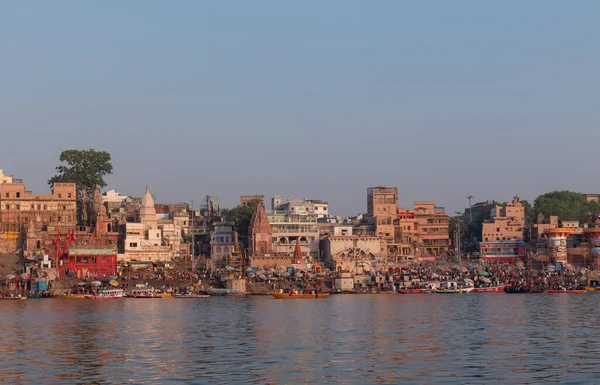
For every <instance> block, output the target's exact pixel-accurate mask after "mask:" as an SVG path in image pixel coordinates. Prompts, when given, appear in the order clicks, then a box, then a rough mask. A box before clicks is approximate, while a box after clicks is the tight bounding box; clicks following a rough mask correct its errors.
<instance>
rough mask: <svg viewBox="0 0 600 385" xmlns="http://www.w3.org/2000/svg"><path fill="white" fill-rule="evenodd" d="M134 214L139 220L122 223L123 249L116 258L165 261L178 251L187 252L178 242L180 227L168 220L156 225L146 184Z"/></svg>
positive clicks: (152, 203) (179, 241)
mask: <svg viewBox="0 0 600 385" xmlns="http://www.w3.org/2000/svg"><path fill="white" fill-rule="evenodd" d="M138 217H139V219H140V222H127V223H126V224H125V239H124V242H123V250H122V252H123V253H122V254H120V255H119V261H122V262H130V261H132V260H136V261H142V262H169V261H172V259H173V258H175V257H179V256H181V253H182V252H183V253H185V256H187V255H188V252H189V247H188V246H187V244H183V243H182V242H181V231H182V230H181V228H180V227H178V226H176V225H174V224H171V223H166V224H165V223H161V224H160V225H159V223H158V220H157V217H156V209H155V207H154V199H153V198H152V195H150V192H149V191H148V187H146V192H145V193H144V196H143V198H142V202H141V207H140V209H139V215H138Z"/></svg>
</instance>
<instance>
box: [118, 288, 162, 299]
mask: <svg viewBox="0 0 600 385" xmlns="http://www.w3.org/2000/svg"><path fill="white" fill-rule="evenodd" d="M125 298H161V297H160V296H158V295H157V294H156V293H155V292H154V289H153V288H143V289H139V288H135V289H132V290H131V291H130V292H127V293H125Z"/></svg>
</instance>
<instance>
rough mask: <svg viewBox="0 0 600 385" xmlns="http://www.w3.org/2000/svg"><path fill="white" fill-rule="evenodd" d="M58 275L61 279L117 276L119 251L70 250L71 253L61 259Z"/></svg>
mask: <svg viewBox="0 0 600 385" xmlns="http://www.w3.org/2000/svg"><path fill="white" fill-rule="evenodd" d="M70 272H73V273H74V274H71V273H70ZM58 274H59V277H60V278H68V277H77V278H103V277H108V276H111V275H117V250H113V249H69V253H68V254H67V255H64V256H63V257H62V258H61V259H60V262H59V264H58Z"/></svg>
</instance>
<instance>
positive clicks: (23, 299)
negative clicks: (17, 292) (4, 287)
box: [0, 297, 27, 301]
mask: <svg viewBox="0 0 600 385" xmlns="http://www.w3.org/2000/svg"><path fill="white" fill-rule="evenodd" d="M26 299H27V297H0V301H11V300H12V301H25V300H26Z"/></svg>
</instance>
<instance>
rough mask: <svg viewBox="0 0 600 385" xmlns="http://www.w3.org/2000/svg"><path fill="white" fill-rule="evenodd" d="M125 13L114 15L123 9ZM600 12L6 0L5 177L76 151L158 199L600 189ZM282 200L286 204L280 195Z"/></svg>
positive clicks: (42, 168) (50, 168) (590, 6)
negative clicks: (596, 164)
mask: <svg viewBox="0 0 600 385" xmlns="http://www.w3.org/2000/svg"><path fill="white" fill-rule="evenodd" d="M109 4H111V5H112V4H114V6H112V7H110V6H108V5H109ZM598 11H600V3H598V2H594V1H584V0H581V1H574V2H568V3H567V2H563V1H541V0H538V1H528V2H519V1H506V2H497V3H488V2H478V1H474V0H473V1H455V2H442V1H425V2H414V3H408V2H396V1H378V2H369V3H367V2H362V1H329V2H314V1H313V2H303V3H288V2H276V1H258V2H220V1H208V0H207V1H202V2H196V1H183V0H182V1H178V2H160V1H139V0H138V1H128V2H123V3H118V6H116V3H91V2H77V1H56V2H41V1H37V2H6V3H2V4H0V33H2V35H3V36H5V37H7V38H5V39H3V40H2V41H1V42H0V49H1V50H2V53H3V59H4V60H3V70H2V71H1V72H0V80H1V81H2V83H3V85H4V89H5V90H6V92H3V93H2V95H1V96H0V116H2V118H3V119H2V123H3V124H2V126H3V134H4V138H5V139H4V140H3V144H4V146H3V149H2V151H1V152H0V168H1V169H3V170H4V172H5V173H9V174H14V175H15V177H18V178H22V179H24V182H25V184H26V186H27V188H28V190H32V191H33V192H34V193H44V192H47V191H49V187H48V185H47V180H48V179H49V178H50V177H52V176H53V175H54V173H55V172H54V168H55V167H56V166H58V165H59V161H58V158H59V155H60V153H61V151H63V150H66V149H89V148H94V149H97V150H104V151H108V152H109V153H110V154H111V156H112V159H113V166H114V174H113V175H111V176H109V177H108V178H107V182H108V186H107V187H106V189H105V190H108V189H115V190H116V191H118V192H121V193H122V194H127V195H132V196H142V195H143V192H144V189H145V186H146V185H149V187H150V191H151V192H152V194H153V195H155V196H156V198H157V202H158V203H163V202H177V201H186V202H191V201H192V200H194V201H195V202H196V205H197V204H198V202H199V201H200V200H201V199H202V198H203V197H204V196H205V195H214V196H217V197H219V199H220V203H221V206H222V207H232V206H235V205H237V204H238V203H239V196H240V195H254V194H262V195H264V196H265V199H266V201H267V202H269V201H270V198H271V197H272V196H273V195H274V194H279V195H281V196H285V197H296V198H311V199H321V200H324V201H328V202H329V204H330V212H331V213H332V214H337V215H341V216H347V215H355V214H357V213H360V212H366V195H367V188H368V187H370V186H377V185H384V186H396V187H398V193H399V198H400V206H401V207H406V208H411V207H412V205H413V202H414V201H416V200H433V201H435V202H436V205H438V206H443V207H445V208H446V210H447V213H448V214H450V215H453V214H454V211H456V210H459V211H462V210H463V209H464V208H465V207H468V200H467V198H466V197H467V196H468V195H473V196H474V197H475V198H474V200H473V202H479V201H484V200H488V199H489V200H492V199H494V200H498V201H509V200H511V199H512V197H513V196H514V195H515V194H519V195H520V196H521V198H522V199H526V200H529V201H530V202H533V200H534V199H535V197H536V196H537V195H539V194H541V193H545V192H549V191H553V190H572V191H578V192H582V193H597V192H600V186H599V184H598V182H597V180H598V176H599V172H598V171H595V170H594V168H593V167H592V163H591V162H590V161H589V160H588V159H591V158H592V156H593V154H594V153H595V150H596V147H597V145H596V143H595V142H594V140H593V138H594V137H598V135H597V134H596V132H597V128H598V127H599V123H600V108H598V106H597V104H598V102H597V97H596V96H597V90H598V89H600V87H599V86H600V76H599V75H600V70H599V68H600V51H599V50H598V47H599V46H600V23H598V21H597V15H598V14H599V12H598ZM267 206H269V207H270V204H267Z"/></svg>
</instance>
